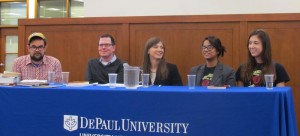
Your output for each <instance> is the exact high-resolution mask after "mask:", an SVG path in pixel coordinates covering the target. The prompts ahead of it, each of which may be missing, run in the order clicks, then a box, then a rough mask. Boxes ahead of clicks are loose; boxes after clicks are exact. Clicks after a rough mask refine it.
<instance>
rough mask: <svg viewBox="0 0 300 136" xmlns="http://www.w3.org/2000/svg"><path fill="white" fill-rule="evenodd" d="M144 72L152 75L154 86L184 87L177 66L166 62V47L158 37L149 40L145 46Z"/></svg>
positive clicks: (151, 80) (151, 79)
mask: <svg viewBox="0 0 300 136" xmlns="http://www.w3.org/2000/svg"><path fill="white" fill-rule="evenodd" d="M143 72H144V73H149V74H150V82H151V84H152V85H170V86H181V85H182V81H181V77H180V74H179V72H178V69H177V66H176V65H175V64H171V63H168V62H166V59H165V45H164V44H163V43H162V41H161V40H160V38H158V37H152V38H150V39H148V40H147V42H146V44H145V49H144V62H143Z"/></svg>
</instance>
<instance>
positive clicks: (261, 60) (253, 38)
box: [236, 29, 290, 86]
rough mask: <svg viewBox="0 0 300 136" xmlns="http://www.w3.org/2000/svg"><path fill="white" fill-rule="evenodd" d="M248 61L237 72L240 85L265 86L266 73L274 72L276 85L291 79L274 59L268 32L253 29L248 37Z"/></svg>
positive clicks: (281, 84)
mask: <svg viewBox="0 0 300 136" xmlns="http://www.w3.org/2000/svg"><path fill="white" fill-rule="evenodd" d="M248 50H249V51H248V61H247V63H246V64H243V65H241V66H240V67H239V69H238V70H237V72H236V81H237V85H238V86H265V83H264V78H263V76H264V74H274V86H285V83H286V82H288V81H289V80H290V78H289V76H288V74H287V72H286V71H285V69H284V67H283V66H282V65H281V64H279V63H276V62H274V61H273V60H272V52H271V41H270V38H269V35H268V33H267V32H265V31H264V30H261V29H257V30H255V31H253V32H252V33H251V34H250V36H249V38H248Z"/></svg>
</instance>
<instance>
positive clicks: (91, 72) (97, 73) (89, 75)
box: [86, 58, 124, 84]
mask: <svg viewBox="0 0 300 136" xmlns="http://www.w3.org/2000/svg"><path fill="white" fill-rule="evenodd" d="M108 73H117V74H118V76H117V83H123V80H124V78H123V76H124V68H123V62H122V61H121V60H120V59H118V58H117V59H116V60H115V61H114V62H113V63H110V64H108V65H103V64H102V63H101V62H100V61H99V58H96V59H91V60H89V62H88V66H87V71H86V80H87V81H89V83H95V82H98V83H99V84H106V83H109V81H108Z"/></svg>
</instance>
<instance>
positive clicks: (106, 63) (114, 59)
mask: <svg viewBox="0 0 300 136" xmlns="http://www.w3.org/2000/svg"><path fill="white" fill-rule="evenodd" d="M116 59H117V57H116V55H114V56H113V57H112V58H111V60H110V61H109V62H105V61H103V60H102V58H100V59H99V61H100V62H101V63H102V64H103V65H104V66H106V65H108V64H110V63H113V62H114V61H116Z"/></svg>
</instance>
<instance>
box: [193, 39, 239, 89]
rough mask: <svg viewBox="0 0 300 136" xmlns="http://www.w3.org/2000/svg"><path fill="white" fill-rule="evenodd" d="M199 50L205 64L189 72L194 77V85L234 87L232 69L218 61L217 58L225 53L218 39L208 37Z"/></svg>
mask: <svg viewBox="0 0 300 136" xmlns="http://www.w3.org/2000/svg"><path fill="white" fill-rule="evenodd" d="M200 49H201V53H202V55H203V58H204V59H205V61H206V63H205V64H201V65H198V66H195V67H193V68H192V69H191V71H190V74H195V75H196V85H199V86H226V85H230V86H235V75H234V71H233V69H232V68H231V67H229V66H227V65H224V64H222V63H221V62H220V60H219V57H220V56H221V57H223V56H224V53H225V51H226V50H225V47H224V46H223V45H222V43H221V41H220V39H219V38H217V37H214V36H208V37H206V38H205V39H204V41H203V43H202V45H201V47H200Z"/></svg>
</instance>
